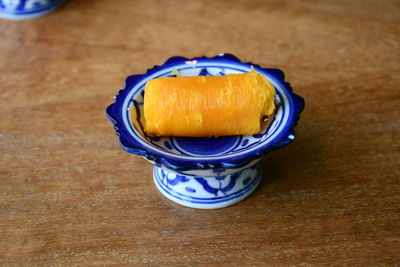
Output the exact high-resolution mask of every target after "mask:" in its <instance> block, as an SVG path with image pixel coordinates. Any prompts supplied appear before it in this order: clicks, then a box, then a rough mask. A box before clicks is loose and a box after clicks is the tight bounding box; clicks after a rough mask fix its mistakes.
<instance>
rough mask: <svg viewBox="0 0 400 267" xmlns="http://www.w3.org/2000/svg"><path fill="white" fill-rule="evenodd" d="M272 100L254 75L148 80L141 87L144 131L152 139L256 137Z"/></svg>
mask: <svg viewBox="0 0 400 267" xmlns="http://www.w3.org/2000/svg"><path fill="white" fill-rule="evenodd" d="M274 96H275V89H274V87H273V86H272V84H271V83H270V82H269V81H268V79H267V78H266V77H265V76H264V75H262V74H259V73H256V72H255V71H252V72H248V73H242V74H229V75H225V76H195V77H162V78H157V79H153V80H150V81H148V82H147V84H146V87H145V94H144V119H145V123H144V129H145V132H146V133H147V134H148V135H151V136H188V137H211V136H227V135H252V134H257V133H260V132H261V125H262V122H263V118H265V117H267V116H270V115H271V114H272V113H273V112H274V109H275V105H274Z"/></svg>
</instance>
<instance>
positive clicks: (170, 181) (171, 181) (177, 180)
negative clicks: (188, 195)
mask: <svg viewBox="0 0 400 267" xmlns="http://www.w3.org/2000/svg"><path fill="white" fill-rule="evenodd" d="M164 175H165V174H164ZM165 177H166V178H167V182H168V184H170V185H177V184H179V183H186V182H188V181H189V179H188V178H187V177H186V176H184V175H176V176H175V178H174V179H169V178H168V176H166V175H165Z"/></svg>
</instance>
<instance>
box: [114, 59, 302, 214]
mask: <svg viewBox="0 0 400 267" xmlns="http://www.w3.org/2000/svg"><path fill="white" fill-rule="evenodd" d="M252 67H253V68H254V70H255V71H257V72H259V73H261V74H263V75H265V76H266V77H267V78H268V79H269V80H270V81H271V83H272V84H273V86H274V87H275V90H276V97H275V100H276V104H277V110H276V113H275V117H274V118H273V121H272V122H271V123H270V124H269V125H268V126H267V125H265V129H264V130H263V132H262V133H261V134H256V135H251V136H225V137H218V138H215V137H214V138H188V137H169V136H167V137H150V136H147V135H146V134H145V132H144V130H143V126H142V125H143V121H144V120H143V101H144V99H143V96H144V87H145V84H146V82H147V81H148V80H150V79H154V78H158V77H164V76H198V75H213V76H218V75H226V74H231V73H243V72H248V71H250V70H251V68H252ZM118 93H119V94H118V95H117V96H116V97H115V103H113V104H111V105H110V106H108V107H107V110H106V113H107V116H108V118H109V119H110V120H111V121H112V122H113V123H114V128H115V129H116V133H117V135H118V136H119V139H120V144H121V147H122V148H123V149H124V150H126V151H128V152H130V153H134V154H137V155H140V156H143V157H144V158H146V159H147V160H148V161H149V162H151V163H152V164H154V165H155V167H154V175H153V177H154V181H155V184H156V186H157V187H158V189H159V190H160V192H161V193H162V194H163V195H164V196H166V197H167V198H169V199H171V200H172V201H174V202H176V203H179V204H181V205H184V206H187V207H192V208H201V209H215V208H222V207H226V206H230V205H232V204H235V203H237V202H239V201H241V200H243V199H244V198H246V197H247V196H248V195H250V194H251V193H252V192H253V191H254V190H255V188H256V187H257V185H258V184H259V182H260V179H261V169H260V166H259V165H260V164H259V163H260V162H261V161H262V160H263V159H264V158H265V157H266V156H267V155H268V154H269V153H270V152H271V151H273V150H274V149H277V148H280V147H282V146H285V145H287V144H289V143H291V142H292V141H293V139H294V138H295V135H294V126H295V125H296V123H297V121H298V119H299V115H300V113H301V111H302V110H303V108H304V100H303V99H302V98H301V97H300V96H298V95H296V94H294V93H293V91H292V89H291V87H290V85H289V84H288V83H286V82H285V81H284V73H283V72H282V71H280V70H277V69H265V68H261V67H260V66H258V65H255V64H253V63H243V62H241V61H240V60H239V59H238V58H236V57H235V56H233V55H229V54H220V55H218V56H215V57H212V58H207V57H198V58H192V59H187V58H183V57H173V58H170V59H168V60H167V61H166V62H165V63H164V64H163V65H161V66H155V67H154V68H152V69H149V70H148V71H147V72H146V73H145V74H140V75H132V76H130V77H128V78H127V79H126V82H125V89H123V90H120V91H119V92H118ZM182 104H184V103H182ZM131 111H133V112H132V113H131ZM132 114H133V115H132Z"/></svg>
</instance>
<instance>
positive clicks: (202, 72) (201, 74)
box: [199, 68, 210, 76]
mask: <svg viewBox="0 0 400 267" xmlns="http://www.w3.org/2000/svg"><path fill="white" fill-rule="evenodd" d="M208 75H210V73H208V71H207V69H205V68H204V69H201V71H200V73H199V76H208Z"/></svg>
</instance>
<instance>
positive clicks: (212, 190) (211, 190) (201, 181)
mask: <svg viewBox="0 0 400 267" xmlns="http://www.w3.org/2000/svg"><path fill="white" fill-rule="evenodd" d="M194 179H195V180H196V181H197V182H198V183H199V184H201V185H202V186H203V188H204V190H206V191H207V192H208V193H211V194H214V195H217V194H218V190H219V189H218V188H214V187H211V186H210V185H209V184H208V183H207V181H206V179H205V178H199V177H196V178H194Z"/></svg>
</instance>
